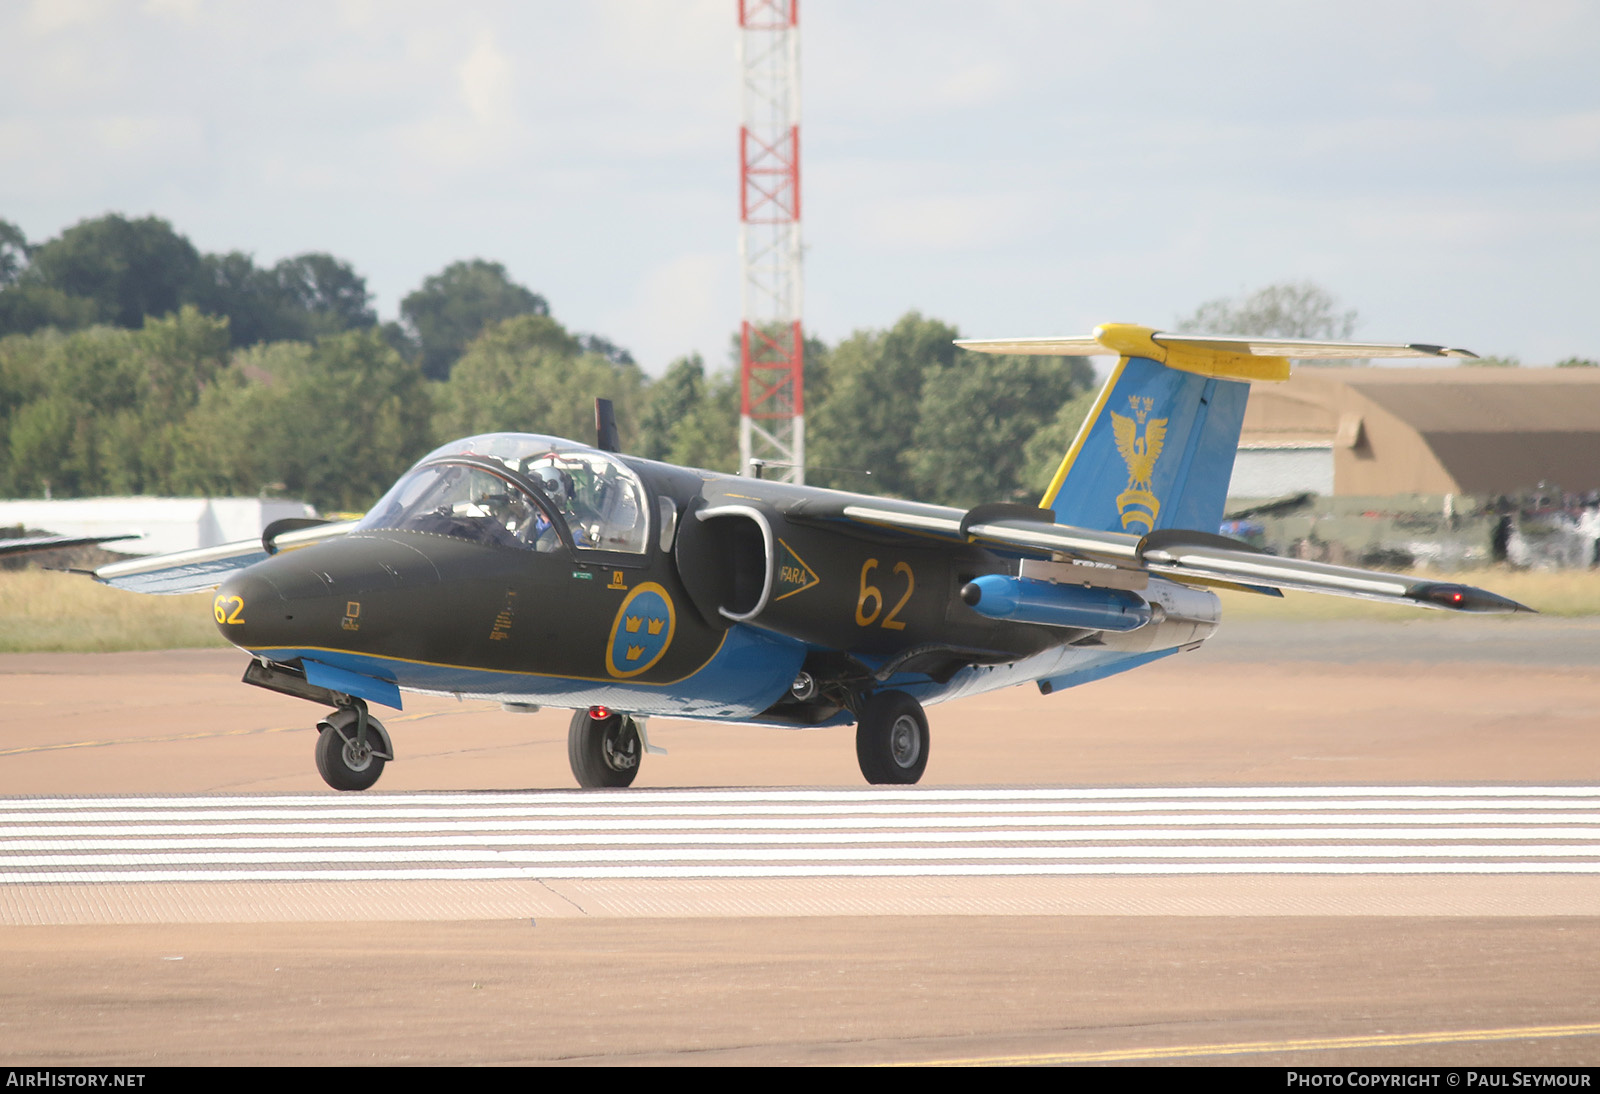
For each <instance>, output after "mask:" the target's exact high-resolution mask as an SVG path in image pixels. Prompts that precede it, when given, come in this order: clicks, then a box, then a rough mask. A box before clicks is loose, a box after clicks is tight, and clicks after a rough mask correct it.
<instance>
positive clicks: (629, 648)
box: [606, 581, 678, 680]
mask: <svg viewBox="0 0 1600 1094" xmlns="http://www.w3.org/2000/svg"><path fill="white" fill-rule="evenodd" d="M677 625H678V618H677V615H676V613H674V611H673V610H672V598H671V597H670V596H668V595H667V590H665V589H663V588H662V587H661V586H660V585H657V584H656V583H655V582H653V581H646V582H644V583H643V584H641V585H638V586H636V587H635V588H634V590H633V591H632V592H630V593H629V594H628V595H627V597H626V599H624V600H623V601H622V607H620V608H618V609H617V618H616V619H614V620H612V622H611V642H610V644H609V645H608V646H607V647H606V671H607V672H609V673H610V674H611V675H612V676H615V677H616V678H617V679H619V680H626V679H628V678H629V677H630V676H638V675H639V674H640V673H641V672H644V671H645V670H647V669H649V668H650V667H652V666H653V665H654V664H655V663H656V662H657V661H659V660H661V658H662V655H663V654H665V653H666V652H667V647H668V646H670V645H672V632H673V631H674V630H675V629H677Z"/></svg>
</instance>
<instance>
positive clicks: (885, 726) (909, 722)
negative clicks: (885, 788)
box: [856, 691, 928, 783]
mask: <svg viewBox="0 0 1600 1094" xmlns="http://www.w3.org/2000/svg"><path fill="white" fill-rule="evenodd" d="M856 762H857V763H859V764H860V765H861V774H862V775H863V776H865V777H866V780H867V781H868V782H869V783H914V782H916V781H917V780H918V779H920V778H922V772H923V770H924V769H925V768H926V767H927V766H928V716H927V715H926V714H924V713H922V704H921V703H919V702H917V701H916V700H915V699H913V698H912V697H911V696H909V695H907V694H906V693H905V692H903V691H880V692H878V693H877V694H876V695H874V696H873V697H872V698H870V699H868V700H867V702H866V705H865V706H863V707H862V708H861V715H860V717H858V718H857V719H856Z"/></svg>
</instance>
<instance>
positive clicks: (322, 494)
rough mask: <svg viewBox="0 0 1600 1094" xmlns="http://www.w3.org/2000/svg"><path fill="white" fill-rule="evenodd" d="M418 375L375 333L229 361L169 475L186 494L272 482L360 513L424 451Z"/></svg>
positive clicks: (259, 350) (424, 394) (426, 440)
mask: <svg viewBox="0 0 1600 1094" xmlns="http://www.w3.org/2000/svg"><path fill="white" fill-rule="evenodd" d="M432 409H433V408H432V402H431V400H430V398H429V392H428V388H427V384H426V383H425V382H424V380H423V377H422V373H421V370H419V369H418V368H417V366H416V365H415V364H412V363H409V362H407V361H405V360H404V359H402V358H401V357H400V355H399V354H397V353H395V352H394V351H393V350H392V349H390V348H389V346H388V345H387V344H386V343H385V342H384V340H383V337H382V335H381V334H380V333H379V332H378V331H377V330H375V329H368V330H358V331H345V332H343V333H340V334H332V335H327V336H325V337H323V338H321V339H319V340H318V341H317V342H316V344H315V345H307V344H305V343H300V342H279V343H274V344H271V345H263V346H256V347H253V348H251V349H249V350H245V351H242V352H240V353H238V354H236V356H235V358H234V361H233V364H232V366H231V367H230V368H229V370H228V371H227V373H226V374H224V375H223V376H220V377H218V381H217V382H216V383H215V384H213V385H211V386H210V387H208V388H207V389H206V391H205V392H204V393H203V394H202V396H201V398H200V400H199V403H198V405H197V407H196V408H195V411H194V413H193V414H192V415H191V416H190V417H189V420H188V422H187V424H186V428H185V429H184V431H183V436H182V438H181V445H180V450H179V453H178V455H177V456H176V457H175V459H174V463H175V465H176V468H177V470H176V472H175V479H176V480H177V481H178V482H179V483H180V488H182V489H188V490H195V491H198V492H205V493H213V492H230V491H240V492H247V493H251V494H254V493H257V492H259V491H261V490H262V489H265V488H272V487H281V489H282V490H283V492H284V493H285V494H287V495H288V496H290V497H297V498H304V499H305V500H307V501H309V502H311V503H312V504H313V505H316V506H318V507H320V508H323V509H331V510H346V511H355V510H363V509H365V508H367V507H368V506H369V505H371V504H372V503H373V502H374V501H376V500H377V498H378V497H379V495H381V494H382V493H383V491H384V490H386V489H388V487H389V486H390V484H392V483H393V482H394V480H395V479H396V478H397V477H398V476H399V474H400V473H401V472H402V471H404V470H405V468H406V467H407V465H409V464H410V463H411V461H413V460H415V459H416V458H417V457H418V456H420V455H422V454H423V453H424V452H426V451H427V450H428V448H429V447H431V445H432V436H431V434H430V433H429V423H430V419H431V416H432Z"/></svg>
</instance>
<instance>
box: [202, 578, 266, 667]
mask: <svg viewBox="0 0 1600 1094" xmlns="http://www.w3.org/2000/svg"><path fill="white" fill-rule="evenodd" d="M283 609H284V600H283V597H282V596H280V595H279V594H278V590H277V589H275V588H273V586H272V583H271V582H269V581H268V580H267V579H266V578H264V577H261V576H259V575H257V574H252V573H251V572H250V571H249V570H241V571H240V572H239V573H236V574H233V575H232V576H231V577H229V578H228V579H227V580H226V581H224V582H223V583H222V587H221V588H219V589H218V590H217V595H216V597H215V599H213V600H212V602H211V614H212V617H213V618H214V619H216V622H217V630H218V631H220V632H221V633H222V637H224V638H226V639H227V640H228V641H229V642H232V643H233V644H234V645H235V646H243V647H245V648H250V647H252V646H255V645H259V644H260V641H261V637H262V635H263V634H264V633H265V632H266V631H267V630H269V629H271V626H272V624H274V623H276V622H277V621H278V620H281V619H282V618H283V615H284V612H283Z"/></svg>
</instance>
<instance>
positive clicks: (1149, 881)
mask: <svg viewBox="0 0 1600 1094" xmlns="http://www.w3.org/2000/svg"><path fill="white" fill-rule="evenodd" d="M243 667H244V658H243V656H242V655H241V654H238V653H233V652H228V651H190V652H182V651H179V652H172V653H159V654H111V655H65V654H60V655H57V654H27V655H9V656H4V657H0V688H3V689H4V691H3V694H4V697H5V698H4V709H3V710H0V796H3V797H7V798H24V797H39V796H56V795H155V794H163V795H185V796H187V795H217V794H245V795H281V794H297V795H298V794H311V795H321V796H324V797H327V798H328V799H330V800H348V796H344V798H342V799H341V798H340V797H339V796H336V795H334V794H333V792H331V791H327V790H326V788H325V787H323V785H322V783H321V781H320V779H319V778H318V777H317V775H316V773H315V770H314V767H313V764H312V757H311V747H312V742H313V731H312V728H311V727H312V725H313V724H314V723H315V721H316V719H317V717H319V716H320V712H319V710H318V709H316V708H314V707H312V706H311V705H309V704H305V703H302V702H298V701H295V700H291V699H287V698H284V697H282V696H278V695H273V694H270V693H266V692H261V691H259V690H257V689H254V688H250V687H247V686H244V685H242V684H240V683H239V682H238V677H239V674H240V673H241V672H242V670H243ZM1597 677H1600V621H1590V620H1577V621H1571V620H1556V619H1547V618H1542V617H1541V618H1528V617H1518V618H1512V619H1459V618H1450V619H1425V620H1419V621H1418V622H1416V623H1402V624H1395V623H1381V624H1364V623H1331V624H1312V623H1284V624H1277V623H1257V622H1244V623H1236V624H1228V623H1225V624H1224V627H1223V629H1222V631H1221V632H1220V633H1219V635H1218V636H1217V637H1216V638H1215V639H1213V640H1212V641H1211V642H1210V643H1208V644H1207V645H1206V646H1205V647H1204V648H1202V649H1201V650H1199V651H1196V652H1193V653H1189V654H1182V655H1179V656H1177V657H1174V658H1170V659H1167V660H1166V661H1163V662H1160V663H1158V664H1155V665H1152V666H1149V667H1147V668H1144V669H1141V670H1137V671H1136V672H1134V673H1131V674H1128V675H1126V676H1122V677H1115V678H1112V679H1110V680H1106V681H1102V682H1098V683H1095V684H1091V685H1087V686H1085V687H1083V688H1080V689H1073V690H1071V691H1066V692H1060V693H1057V694H1055V695H1052V696H1048V697H1046V696H1040V695H1038V694H1037V693H1035V692H1033V691H1031V690H1029V689H1012V690H1010V691H1007V692H1001V693H996V694H993V695H990V696H982V697H977V698H975V699H970V700H965V701H962V702H959V703H953V704H949V705H946V706H940V707H935V708H932V710H931V712H930V716H931V721H932V725H933V742H932V750H931V760H930V763H929V766H928V771H927V775H926V776H925V779H924V782H923V785H924V786H929V787H1069V788H1093V787H1132V788H1137V787H1262V786H1267V787H1270V786H1303V787H1324V786H1373V787H1399V786H1446V787H1448V786H1462V785H1485V786H1487V785H1494V786H1553V787H1559V786H1587V787H1595V786H1600V748H1597V747H1596V743H1595V739H1594V737H1595V730H1596V715H1595V702H1596V696H1597V694H1600V692H1597V690H1596V683H1597ZM566 718H567V715H566V712H562V711H542V712H539V713H537V714H507V713H503V712H501V711H500V710H499V709H498V707H495V706H493V705H491V704H484V703H472V702H467V703H458V702H456V701H454V700H451V699H431V698H422V699H418V700H416V701H412V699H411V698H410V697H408V700H407V708H406V711H405V712H404V713H403V714H400V715H398V716H393V717H389V718H386V719H385V722H386V724H387V725H388V726H389V727H390V729H391V731H392V733H393V735H394V737H395V741H396V746H397V750H398V751H399V755H400V759H399V760H398V761H397V762H396V763H394V764H392V765H391V766H390V768H389V769H388V770H387V771H386V772H385V774H384V777H383V780H382V782H381V783H380V784H379V789H381V790H383V791H385V792H405V791H446V790H462V791H470V790H508V791H529V790H559V789H570V788H571V787H572V786H573V783H572V780H571V776H570V774H569V773H568V771H567V766H566V743H565V741H566ZM650 734H651V741H652V743H653V744H657V745H661V746H665V747H666V748H667V749H668V750H669V755H667V756H651V757H648V758H647V760H646V764H645V766H644V768H643V770H642V771H641V775H640V778H639V781H638V783H637V784H636V785H637V786H639V787H641V788H644V787H706V788H722V787H791V788H792V787H826V788H854V787H858V786H860V785H861V781H860V775H859V773H858V772H857V770H856V767H855V759H854V750H853V747H852V742H851V739H850V734H849V731H848V730H845V731H840V730H823V731H808V732H786V731H778V730H761V729H750V728H742V727H717V726H704V725H697V724H693V723H681V722H674V721H671V720H667V719H657V720H653V721H652V722H651V723H650ZM356 838H357V839H359V834H357V837H356ZM0 939H3V944H0V1063H4V1064H6V1065H13V1066H15V1065H26V1066H43V1065H49V1064H62V1065H77V1066H94V1067H119V1068H130V1069H137V1068H138V1067H139V1066H143V1065H173V1064H356V1063H385V1064H514V1063H546V1064H552V1063H575V1064H589V1063H600V1064H662V1063H668V1064H689V1063H695V1064H736V1063H738V1064H748V1063H766V1064H776V1063H816V1064H904V1063H940V1062H977V1063H1129V1062H1133V1063H1176V1064H1208V1063H1230V1064H1237V1063H1257V1064H1278V1065H1282V1064H1289V1063H1294V1064H1297V1065H1357V1064H1373V1065H1389V1064H1416V1065H1469V1064H1477V1065H1490V1064H1502V1065H1504V1064H1518V1065H1538V1064H1544V1065H1555V1064H1588V1065H1593V1064H1594V1063H1596V1062H1597V1059H1600V988H1597V987H1596V985H1600V975H1597V974H1600V946H1597V945H1596V943H1597V942H1600V888H1597V887H1596V882H1595V881H1594V879H1593V878H1592V877H1572V876H1558V875H1554V874H1532V875H1529V876H1519V877H1481V876H1470V875H1469V876H1451V877H1424V876H1409V875H1399V876H1382V877H1380V876H1363V875H1355V876H1348V877H1345V876H1341V877H1328V876H1309V877H1288V876H1282V875H1266V876H1254V877H1237V878H1218V877H1193V878H1187V877H1180V878H1172V877H1151V876H1130V877H1117V878H1105V877H1093V878H1040V877H1026V876H1024V877H1018V878H1009V879H992V878H990V879H972V878H907V879H901V880H897V881H893V882H885V881H881V880H876V881H875V880H870V879H859V878H858V879H839V878H831V879H829V878H798V879H780V880H767V881H763V882H760V883H754V882H749V881H744V882H730V881H715V882H713V881H701V882H694V881H670V882H669V881H665V880H661V879H641V880H634V881H608V882H604V883H602V882H597V881H590V882H586V883H584V884H583V885H574V884H572V883H568V884H565V885H563V884H557V883H553V882H547V883H539V884H531V883H529V882H513V881H490V882H439V883H421V882H417V883H402V882H359V883H356V882H352V883H340V882H315V883H293V884H290V883H271V882H254V883H218V882H199V883H161V884H144V885H139V884H57V885H31V886H26V885H25V886H0Z"/></svg>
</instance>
